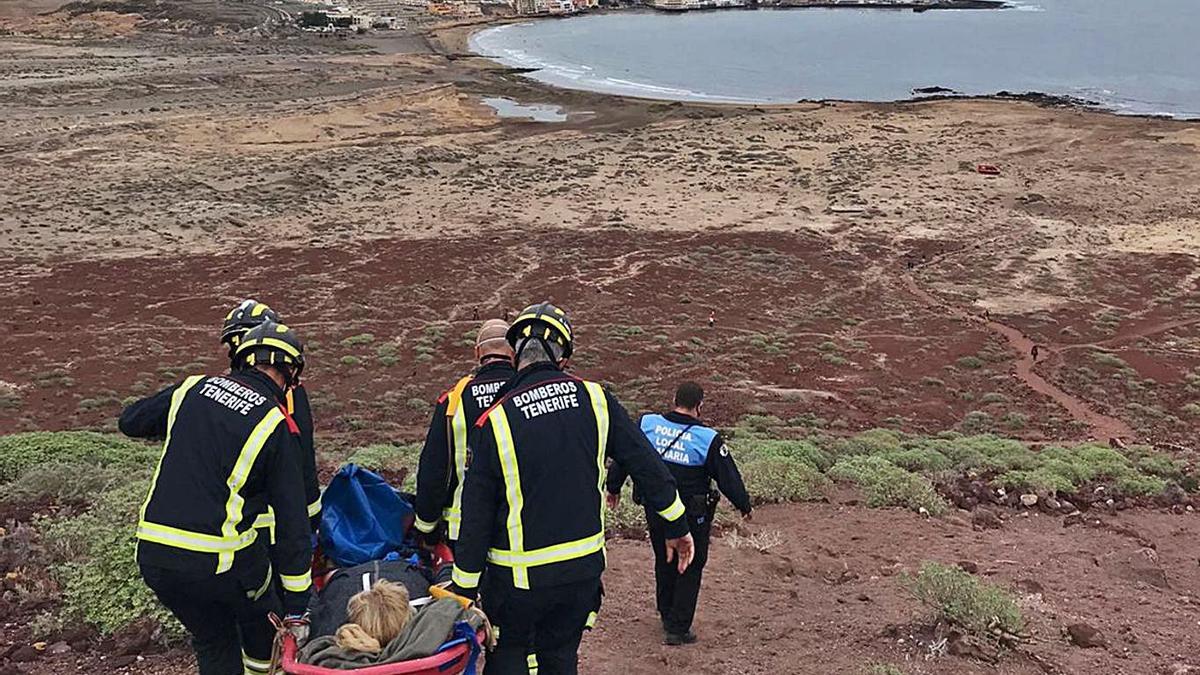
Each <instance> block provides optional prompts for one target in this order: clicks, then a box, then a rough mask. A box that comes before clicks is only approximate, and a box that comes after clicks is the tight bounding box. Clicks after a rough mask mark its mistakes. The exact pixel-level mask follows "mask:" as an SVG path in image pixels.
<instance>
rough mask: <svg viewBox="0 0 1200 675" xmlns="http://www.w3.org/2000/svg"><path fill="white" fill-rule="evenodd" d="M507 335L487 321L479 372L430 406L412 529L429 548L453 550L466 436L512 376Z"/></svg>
mask: <svg viewBox="0 0 1200 675" xmlns="http://www.w3.org/2000/svg"><path fill="white" fill-rule="evenodd" d="M507 334H508V323H507V322H505V321H503V320H501V319H489V320H488V321H485V322H484V323H483V325H482V326H480V328H479V333H478V334H477V335H476V336H475V359H476V360H477V361H478V362H479V369H478V370H476V371H475V373H474V374H473V375H467V376H466V377H463V378H462V379H460V380H459V381H458V383H457V384H455V385H454V387H453V388H451V389H450V390H449V391H447V392H446V393H444V394H442V395H441V397H440V398H438V401H437V405H436V406H435V407H434V410H433V420H432V421H430V423H429V432H428V433H427V434H426V435H425V446H424V447H423V448H422V449H421V459H420V463H419V465H418V467H417V499H416V502H417V503H416V512H417V519H416V527H417V530H418V531H420V532H421V533H422V534H423V535H424V538H425V541H426V543H428V544H436V543H438V542H440V541H442V539H443V538H445V539H446V540H448V541H449V544H450V546H451V548H452V549H453V547H454V545H455V542H457V541H458V532H459V524H460V522H461V517H462V486H463V480H462V479H463V475H464V474H465V473H466V470H467V466H468V465H469V463H470V461H469V457H468V451H467V432H468V431H469V430H470V429H472V428H473V427H474V424H475V420H477V419H479V416H480V415H481V414H483V411H484V410H487V409H488V408H489V407H490V406H491V405H492V402H493V401H494V400H495V398H496V393H497V392H498V391H500V387H502V386H504V383H505V382H508V381H509V380H510V379H512V377H513V375H515V374H516V370H514V369H513V363H512V357H513V351H512V347H511V346H510V345H509V344H508V339H507V338H506V335H507ZM442 521H444V522H445V524H444V525H443V524H442Z"/></svg>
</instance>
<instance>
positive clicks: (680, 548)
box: [666, 532, 696, 574]
mask: <svg viewBox="0 0 1200 675" xmlns="http://www.w3.org/2000/svg"><path fill="white" fill-rule="evenodd" d="M666 545H667V562H671V561H672V560H674V561H675V564H676V569H677V570H679V573H680V574H683V573H684V571H686V570H687V568H688V565H691V564H692V556H694V555H695V554H696V542H695V541H694V540H693V539H692V534H691V533H690V532H689V533H687V534H685V535H683V536H682V537H679V538H678V539H668V540H667V541H666Z"/></svg>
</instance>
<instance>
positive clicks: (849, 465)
mask: <svg viewBox="0 0 1200 675" xmlns="http://www.w3.org/2000/svg"><path fill="white" fill-rule="evenodd" d="M829 477H830V478H833V479H835V480H845V481H850V482H853V483H856V484H858V486H859V487H860V488H862V491H863V496H864V497H866V499H867V505H868V506H874V507H882V506H903V507H906V508H909V509H912V510H914V511H917V510H920V509H922V508H924V509H925V510H926V511H928V512H929V513H931V514H934V515H936V514H939V513H942V512H943V511H945V510H946V502H945V501H944V500H943V499H942V498H941V497H939V496H938V493H937V490H935V489H934V487H933V484H932V483H930V482H929V479H928V478H925V477H924V476H920V475H918V474H915V473H913V472H911V471H907V470H905V469H901V468H900V467H898V466H896V465H895V464H892V463H891V462H889V461H888V460H886V459H884V458H883V457H872V456H852V457H845V458H842V459H840V460H838V462H837V463H836V464H834V465H833V468H832V469H830V470H829Z"/></svg>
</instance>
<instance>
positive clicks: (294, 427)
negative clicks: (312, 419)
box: [279, 403, 300, 436]
mask: <svg viewBox="0 0 1200 675" xmlns="http://www.w3.org/2000/svg"><path fill="white" fill-rule="evenodd" d="M279 412H281V413H283V420H284V421H285V422H287V425H288V431H290V432H292V435H293V436H299V435H300V425H298V424H296V420H294V419H292V416H291V415H289V414H288V411H287V408H285V407H284V406H283V404H282V403H280V404H279Z"/></svg>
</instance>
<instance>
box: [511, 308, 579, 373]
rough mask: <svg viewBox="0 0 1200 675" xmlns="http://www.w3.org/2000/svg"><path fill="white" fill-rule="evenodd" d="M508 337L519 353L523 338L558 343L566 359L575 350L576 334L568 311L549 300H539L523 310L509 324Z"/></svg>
mask: <svg viewBox="0 0 1200 675" xmlns="http://www.w3.org/2000/svg"><path fill="white" fill-rule="evenodd" d="M507 337H508V344H510V345H512V348H513V350H514V351H516V352H517V354H520V353H521V349H520V345H518V344H517V343H519V342H523V338H532V339H535V340H542V341H550V342H554V343H556V344H558V346H560V347H562V352H563V356H562V357H563V358H564V359H568V358H571V353H572V352H573V351H575V334H574V332H573V331H572V330H571V321H570V320H569V319H567V313H566V312H564V311H562V310H561V309H559V308H557V307H555V306H554V305H552V304H550V303H548V302H539V303H538V304H536V305H530V306H528V307H526V308H525V309H523V310H521V313H520V314H518V315H517V318H516V320H515V321H513V322H512V325H511V326H509V328H508V335H507ZM547 353H549V350H547Z"/></svg>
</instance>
